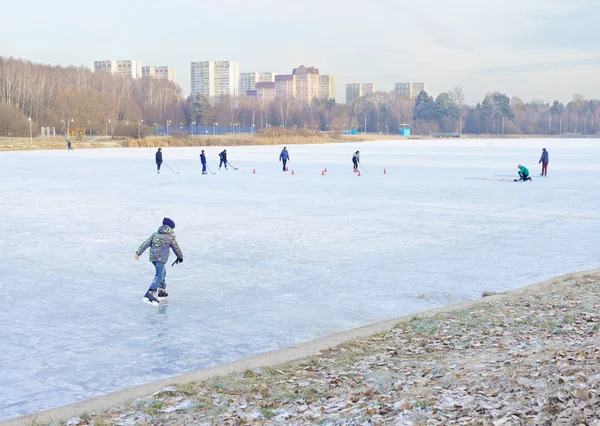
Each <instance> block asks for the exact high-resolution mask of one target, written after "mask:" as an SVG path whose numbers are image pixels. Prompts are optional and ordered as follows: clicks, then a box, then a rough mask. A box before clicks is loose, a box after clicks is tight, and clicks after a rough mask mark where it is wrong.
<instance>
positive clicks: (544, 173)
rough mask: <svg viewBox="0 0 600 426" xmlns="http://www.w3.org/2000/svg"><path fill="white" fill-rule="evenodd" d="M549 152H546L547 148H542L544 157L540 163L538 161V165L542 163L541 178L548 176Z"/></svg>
mask: <svg viewBox="0 0 600 426" xmlns="http://www.w3.org/2000/svg"><path fill="white" fill-rule="evenodd" d="M548 161H549V160H548V151H546V148H542V156H541V157H540V161H538V164H540V163H542V173H540V176H548Z"/></svg>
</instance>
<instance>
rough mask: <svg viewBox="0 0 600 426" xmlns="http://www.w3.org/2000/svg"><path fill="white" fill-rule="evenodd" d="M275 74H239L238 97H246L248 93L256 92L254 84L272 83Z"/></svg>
mask: <svg viewBox="0 0 600 426" xmlns="http://www.w3.org/2000/svg"><path fill="white" fill-rule="evenodd" d="M274 82H275V73H272V72H243V73H240V89H239V90H240V96H247V94H248V92H249V91H253V90H256V83H274Z"/></svg>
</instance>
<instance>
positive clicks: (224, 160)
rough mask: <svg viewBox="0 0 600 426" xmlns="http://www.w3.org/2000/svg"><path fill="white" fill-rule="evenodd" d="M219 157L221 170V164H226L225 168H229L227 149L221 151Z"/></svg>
mask: <svg viewBox="0 0 600 426" xmlns="http://www.w3.org/2000/svg"><path fill="white" fill-rule="evenodd" d="M219 159H220V160H221V161H220V162H219V170H221V166H222V165H223V164H224V165H225V170H227V150H226V149H224V150H223V152H221V153H220V154H219Z"/></svg>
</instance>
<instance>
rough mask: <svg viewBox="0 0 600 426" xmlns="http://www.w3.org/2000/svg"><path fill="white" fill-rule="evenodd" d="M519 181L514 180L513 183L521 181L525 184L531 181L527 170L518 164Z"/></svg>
mask: <svg viewBox="0 0 600 426" xmlns="http://www.w3.org/2000/svg"><path fill="white" fill-rule="evenodd" d="M518 167H519V179H515V182H517V181H518V180H522V181H523V182H525V181H526V180H531V176H529V169H528V168H527V167H525V166H522V165H520V164H519V166H518Z"/></svg>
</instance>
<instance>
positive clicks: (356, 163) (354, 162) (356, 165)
mask: <svg viewBox="0 0 600 426" xmlns="http://www.w3.org/2000/svg"><path fill="white" fill-rule="evenodd" d="M352 164H354V168H355V169H358V161H356V160H355V159H352Z"/></svg>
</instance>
